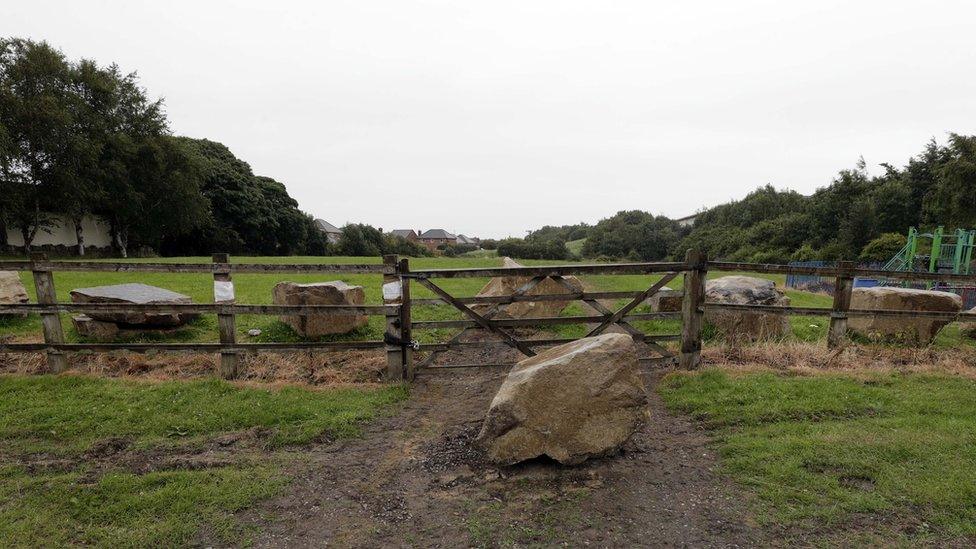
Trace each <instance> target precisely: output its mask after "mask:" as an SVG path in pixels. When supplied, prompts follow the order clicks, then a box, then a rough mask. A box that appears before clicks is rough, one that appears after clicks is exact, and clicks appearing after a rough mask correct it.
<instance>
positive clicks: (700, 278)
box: [678, 250, 708, 370]
mask: <svg viewBox="0 0 976 549" xmlns="http://www.w3.org/2000/svg"><path fill="white" fill-rule="evenodd" d="M685 263H686V264H687V265H688V267H687V268H688V270H687V271H685V282H684V298H683V299H682V300H681V355H680V356H679V358H678V367H679V368H682V369H685V370H693V369H695V368H697V367H698V364H699V363H700V362H701V348H702V317H703V316H704V314H705V275H706V274H707V273H708V263H707V258H706V257H705V254H703V253H701V252H699V251H698V250H688V253H686V254H685Z"/></svg>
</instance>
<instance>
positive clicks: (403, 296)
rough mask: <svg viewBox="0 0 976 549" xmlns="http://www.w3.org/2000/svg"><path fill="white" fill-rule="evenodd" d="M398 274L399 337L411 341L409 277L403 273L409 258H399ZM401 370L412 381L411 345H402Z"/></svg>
mask: <svg viewBox="0 0 976 549" xmlns="http://www.w3.org/2000/svg"><path fill="white" fill-rule="evenodd" d="M397 270H398V274H399V277H400V338H401V339H403V340H404V341H408V342H409V341H412V338H413V330H412V329H411V327H410V324H411V323H412V322H413V320H412V319H411V316H410V279H409V278H407V277H406V276H405V275H406V274H407V273H409V272H410V260H409V259H407V258H403V259H401V260H400V264H399V268H398V269H397ZM403 371H404V373H405V375H406V377H407V381H413V378H414V373H415V372H414V369H413V347H411V346H410V345H404V346H403Z"/></svg>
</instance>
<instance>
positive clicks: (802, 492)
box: [659, 369, 976, 543]
mask: <svg viewBox="0 0 976 549" xmlns="http://www.w3.org/2000/svg"><path fill="white" fill-rule="evenodd" d="M659 391H660V392H661V394H662V396H663V398H664V399H665V401H666V402H667V404H668V405H669V406H670V407H672V408H674V409H677V410H680V411H683V412H686V413H689V414H691V415H693V416H694V417H695V418H697V419H698V420H700V421H702V422H704V424H705V425H706V426H708V427H709V428H711V429H714V433H715V436H716V439H717V443H718V445H719V448H720V452H721V455H722V457H723V468H724V469H725V471H726V472H727V473H728V474H730V475H731V476H732V477H733V478H734V479H735V480H737V481H738V482H739V483H741V484H743V485H745V486H747V487H749V488H751V489H752V490H754V491H755V492H756V494H757V495H758V496H759V501H760V506H761V514H760V517H761V520H762V521H763V522H764V523H765V524H766V525H776V526H781V527H782V528H783V529H784V530H785V531H786V532H787V534H788V535H790V534H792V535H797V536H805V535H807V533H810V532H817V534H816V535H817V536H820V537H826V538H828V539H829V542H830V543H835V542H841V543H846V542H850V541H854V540H858V539H860V540H862V541H863V540H874V541H881V542H884V543H887V542H895V543H916V542H944V541H946V540H952V541H953V542H958V541H960V540H967V539H968V540H970V541H972V540H973V539H976V537H974V536H976V419H974V418H976V381H973V380H972V379H963V378H956V377H950V376H942V375H925V374H907V375H906V374H899V373H878V374H876V375H873V376H869V377H867V378H857V379H855V378H853V377H847V376H840V375H818V376H811V377H795V376H787V375H777V374H772V373H747V374H741V373H739V374H735V375H731V374H730V373H728V372H725V371H722V370H718V369H709V370H705V371H702V372H697V373H688V374H672V375H669V376H668V377H666V378H665V379H664V381H663V382H662V384H661V385H660V387H659ZM864 536H868V537H864Z"/></svg>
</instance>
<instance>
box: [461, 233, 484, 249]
mask: <svg viewBox="0 0 976 549" xmlns="http://www.w3.org/2000/svg"><path fill="white" fill-rule="evenodd" d="M479 242H481V241H480V240H479V239H477V238H468V237H466V236H464V235H463V234H459V235H457V243H458V244H459V245H461V246H477V245H478V243H479Z"/></svg>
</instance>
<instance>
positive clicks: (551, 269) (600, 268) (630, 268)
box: [403, 263, 687, 279]
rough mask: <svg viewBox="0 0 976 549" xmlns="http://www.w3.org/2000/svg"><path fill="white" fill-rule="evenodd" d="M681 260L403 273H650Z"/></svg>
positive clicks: (425, 275) (673, 267) (447, 275)
mask: <svg viewBox="0 0 976 549" xmlns="http://www.w3.org/2000/svg"><path fill="white" fill-rule="evenodd" d="M686 266H687V265H686V264H685V263H600V264H596V265H552V266H543V267H499V268H484V269H482V268H478V269H428V270H420V271H410V272H409V273H405V274H403V276H405V277H408V278H420V279H423V278H486V277H498V276H502V277H513V276H517V277H529V278H531V277H535V276H543V277H552V276H576V275H598V274H654V273H666V272H673V271H681V270H684V269H685V268H686Z"/></svg>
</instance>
